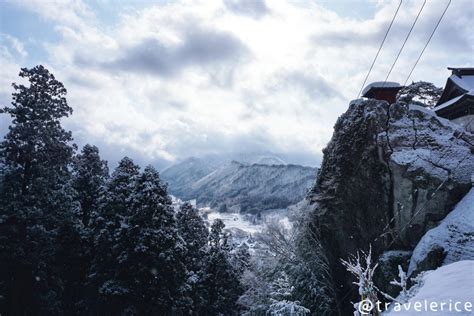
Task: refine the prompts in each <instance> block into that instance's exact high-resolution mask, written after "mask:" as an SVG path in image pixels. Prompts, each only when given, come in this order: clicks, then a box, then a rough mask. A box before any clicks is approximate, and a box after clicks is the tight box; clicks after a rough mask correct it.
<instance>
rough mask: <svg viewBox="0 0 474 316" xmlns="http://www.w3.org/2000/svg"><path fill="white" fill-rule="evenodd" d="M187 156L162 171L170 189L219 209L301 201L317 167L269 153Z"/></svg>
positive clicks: (263, 207) (272, 206) (245, 209)
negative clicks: (235, 158)
mask: <svg viewBox="0 0 474 316" xmlns="http://www.w3.org/2000/svg"><path fill="white" fill-rule="evenodd" d="M237 158H240V160H241V161H236V160H232V161H229V157H228V156H226V157H222V156H211V157H205V158H195V157H192V158H188V159H186V160H184V161H182V162H180V163H178V164H175V165H173V166H171V167H169V168H166V169H165V170H163V171H162V172H161V177H162V179H163V180H164V181H165V182H167V183H168V190H169V193H170V194H172V195H175V196H176V197H178V198H180V199H182V200H193V199H195V200H196V202H197V204H198V206H200V207H203V206H210V207H211V208H214V209H216V210H219V211H223V212H225V211H229V212H244V213H258V212H260V211H264V210H269V209H280V208H285V207H287V206H289V205H292V204H295V203H298V202H299V201H301V200H302V199H303V198H304V197H305V195H306V193H307V191H308V190H309V189H310V188H311V187H312V186H313V184H314V182H315V180H316V173H317V169H316V168H312V167H304V166H300V165H294V164H286V163H285V162H284V161H283V160H282V159H281V158H279V157H277V156H272V155H241V156H240V157H237Z"/></svg>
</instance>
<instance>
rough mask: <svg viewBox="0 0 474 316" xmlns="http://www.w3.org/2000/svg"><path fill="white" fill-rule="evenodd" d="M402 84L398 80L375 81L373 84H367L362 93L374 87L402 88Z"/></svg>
mask: <svg viewBox="0 0 474 316" xmlns="http://www.w3.org/2000/svg"><path fill="white" fill-rule="evenodd" d="M400 87H401V86H400V84H399V83H398V82H393V81H375V82H372V83H371V84H369V85H367V86H366V87H365V88H364V90H362V95H365V94H366V93H367V92H369V91H370V89H372V88H400Z"/></svg>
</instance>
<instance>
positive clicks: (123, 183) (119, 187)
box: [85, 157, 140, 314]
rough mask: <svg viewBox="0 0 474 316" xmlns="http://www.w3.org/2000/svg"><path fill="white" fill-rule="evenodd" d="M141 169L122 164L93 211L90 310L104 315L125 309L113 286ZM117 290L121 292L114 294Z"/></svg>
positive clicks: (89, 281)
mask: <svg viewBox="0 0 474 316" xmlns="http://www.w3.org/2000/svg"><path fill="white" fill-rule="evenodd" d="M139 174H140V167H139V166H138V165H136V164H135V163H134V162H133V160H132V159H130V158H128V157H124V158H123V159H122V160H120V162H119V164H118V166H117V167H116V168H115V170H114V172H113V173H112V175H111V177H110V179H108V181H107V183H106V185H105V192H104V195H102V197H101V199H100V201H99V208H98V209H97V210H93V212H92V214H91V220H90V221H91V223H90V225H89V226H90V227H89V231H90V235H91V243H92V247H91V248H92V249H91V257H92V261H91V266H90V272H89V278H88V282H87V283H88V287H89V288H90V289H92V290H91V293H90V295H89V297H88V300H87V301H88V303H87V304H86V306H85V307H86V309H87V310H88V311H89V312H92V311H96V312H99V313H101V314H108V313H112V314H114V313H115V314H117V313H118V312H119V310H120V309H121V304H122V302H123V296H126V295H127V294H128V293H125V292H122V291H121V290H122V289H121V288H120V287H119V286H118V285H117V284H116V283H113V282H114V281H115V280H114V274H115V269H116V265H117V257H118V254H119V252H120V250H119V249H118V247H117V242H118V232H119V229H120V226H121V225H122V224H123V223H124V220H125V218H126V217H127V214H128V213H129V210H130V205H131V203H130V196H131V195H132V194H133V192H134V190H135V185H136V181H137V178H138V176H139ZM114 286H117V289H116V290H115V291H114V290H113V288H114Z"/></svg>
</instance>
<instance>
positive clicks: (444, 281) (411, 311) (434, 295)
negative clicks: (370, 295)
mask: <svg viewBox="0 0 474 316" xmlns="http://www.w3.org/2000/svg"><path fill="white" fill-rule="evenodd" d="M410 292H412V296H411V298H410V299H409V300H408V301H407V302H406V303H405V304H401V305H396V304H395V303H392V310H391V311H390V312H386V313H384V315H389V316H396V315H403V316H417V315H474V312H473V311H474V308H473V304H474V260H464V261H459V262H455V263H451V264H448V265H446V266H443V267H440V268H438V269H436V270H434V271H428V272H426V273H425V274H424V275H423V276H422V280H421V282H420V285H419V286H415V287H414V289H413V290H410ZM420 305H421V307H420ZM416 306H418V307H416Z"/></svg>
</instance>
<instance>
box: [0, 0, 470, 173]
mask: <svg viewBox="0 0 474 316" xmlns="http://www.w3.org/2000/svg"><path fill="white" fill-rule="evenodd" d="M398 3H399V1H398V0H395V1H376V0H367V1H362V0H352V1H342V0H333V1H329V0H325V1H310V0H308V1H303V0H300V1H296V0H294V1H280V0H271V1H270V0H267V1H265V0H216V1H214V0H203V1H200V0H194V1H187V0H183V1H167V0H162V1H153V2H152V1H125V0H114V1H112V0H97V1H84V0H83V1H79V0H64V1H52V0H51V1H50V0H31V1H22V0H15V1H9V0H0V105H1V106H7V105H8V104H9V103H10V102H11V93H12V88H11V83H12V82H21V81H20V78H19V77H18V73H19V70H20V68H21V67H33V66H35V65H38V64H42V65H44V66H45V67H47V68H48V69H49V70H50V71H51V72H52V73H53V74H54V75H55V76H56V78H57V79H58V80H60V81H61V82H63V83H64V85H65V87H66V89H67V90H68V95H67V98H68V102H69V105H70V106H71V107H72V108H73V109H74V113H73V115H72V116H71V117H69V118H67V119H65V120H64V126H65V127H66V128H67V129H69V130H71V131H72V132H73V136H74V138H75V141H76V143H77V144H78V145H79V146H82V145H84V144H86V143H91V144H95V145H97V146H98V147H99V148H100V150H101V154H102V155H103V156H104V157H105V158H106V159H108V160H110V161H111V162H112V163H114V162H116V161H117V160H118V159H120V158H121V157H123V156H124V155H128V156H130V157H132V158H133V159H135V160H136V161H137V162H139V163H142V164H145V163H152V164H154V165H155V166H158V167H159V168H163V167H165V166H167V165H169V164H172V163H175V162H178V161H180V160H182V159H184V158H186V157H189V156H204V155H207V154H220V153H229V152H272V153H281V154H283V155H286V157H291V161H289V162H292V163H300V164H305V165H317V164H319V163H320V161H321V157H322V149H323V148H324V147H325V146H326V144H327V143H328V141H329V140H330V138H331V135H332V131H333V126H334V124H335V122H336V120H337V118H338V117H339V116H340V115H341V114H342V113H344V112H345V111H346V109H347V107H348V104H349V102H350V100H352V99H355V98H356V97H357V95H358V92H359V90H360V88H361V85H362V82H363V80H364V77H365V75H366V74H367V71H368V69H369V67H370V64H371V62H372V60H373V58H374V56H375V54H376V52H377V49H378V47H379V45H380V42H381V41H382V38H383V36H384V34H385V31H386V30H387V27H388V25H389V23H390V21H391V19H392V17H393V14H394V12H395V9H396V7H397V6H398ZM447 3H448V0H429V1H427V3H426V5H425V7H424V9H423V11H422V13H421V15H420V18H419V20H418V22H417V24H416V26H415V28H414V29H413V32H412V35H411V37H410V38H409V40H408V42H407V44H406V46H405V48H404V50H403V52H402V54H401V55H400V58H399V60H398V62H397V63H396V65H395V68H394V70H393V72H392V74H391V75H390V77H389V81H398V82H402V83H403V82H404V81H405V80H406V77H407V75H408V73H409V70H410V69H411V67H412V66H413V64H414V62H415V60H416V58H417V57H418V54H419V53H420V51H421V49H422V48H423V46H424V45H425V43H426V41H427V39H428V37H429V35H430V33H431V31H432V30H433V28H434V26H435V24H436V22H437V20H438V18H439V16H440V15H441V13H442V11H443V10H444V8H445V6H446V5H447ZM422 4H423V1H421V0H416V1H415V0H411V1H408V0H405V1H403V3H402V6H401V8H400V11H399V13H398V15H397V18H396V20H395V22H394V25H393V27H392V30H391V31H390V33H389V35H388V38H387V40H386V42H385V45H384V47H383V49H382V51H381V54H380V56H379V59H378V60H377V63H376V64H375V66H374V69H373V71H372V73H371V75H370V77H369V80H368V82H371V81H381V80H384V79H385V76H386V75H387V73H388V70H389V69H390V66H391V65H392V63H393V61H394V59H395V56H396V55H397V53H398V50H399V49H400V47H401V45H402V43H403V40H404V39H405V36H406V34H407V33H408V30H409V29H410V27H411V24H412V23H413V20H414V19H415V16H416V14H417V13H418V10H419V9H420V8H421V6H422ZM473 20H474V1H471V0H453V1H452V3H451V5H450V7H449V9H448V11H447V13H446V16H445V17H444V19H443V21H442V22H441V25H440V26H439V28H438V30H437V31H436V33H435V35H434V36H433V39H432V40H431V42H430V44H429V46H428V48H427V50H426V51H425V53H424V55H423V57H422V59H421V60H420V63H419V64H418V66H417V67H416V69H415V71H414V73H413V75H412V77H411V78H410V81H412V80H414V81H419V80H424V81H430V82H433V83H434V84H436V85H438V86H444V83H445V81H446V78H447V77H448V76H449V75H450V73H449V71H448V70H447V69H446V68H447V67H448V66H459V67H463V66H464V67H466V66H471V67H472V66H473V65H474V61H473V56H474V46H473V45H474V30H473V28H474V27H473V24H472V21H473ZM0 124H1V126H0V135H4V134H5V132H6V131H7V125H8V124H9V121H8V118H7V117H5V116H4V115H2V116H1V117H0Z"/></svg>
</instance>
